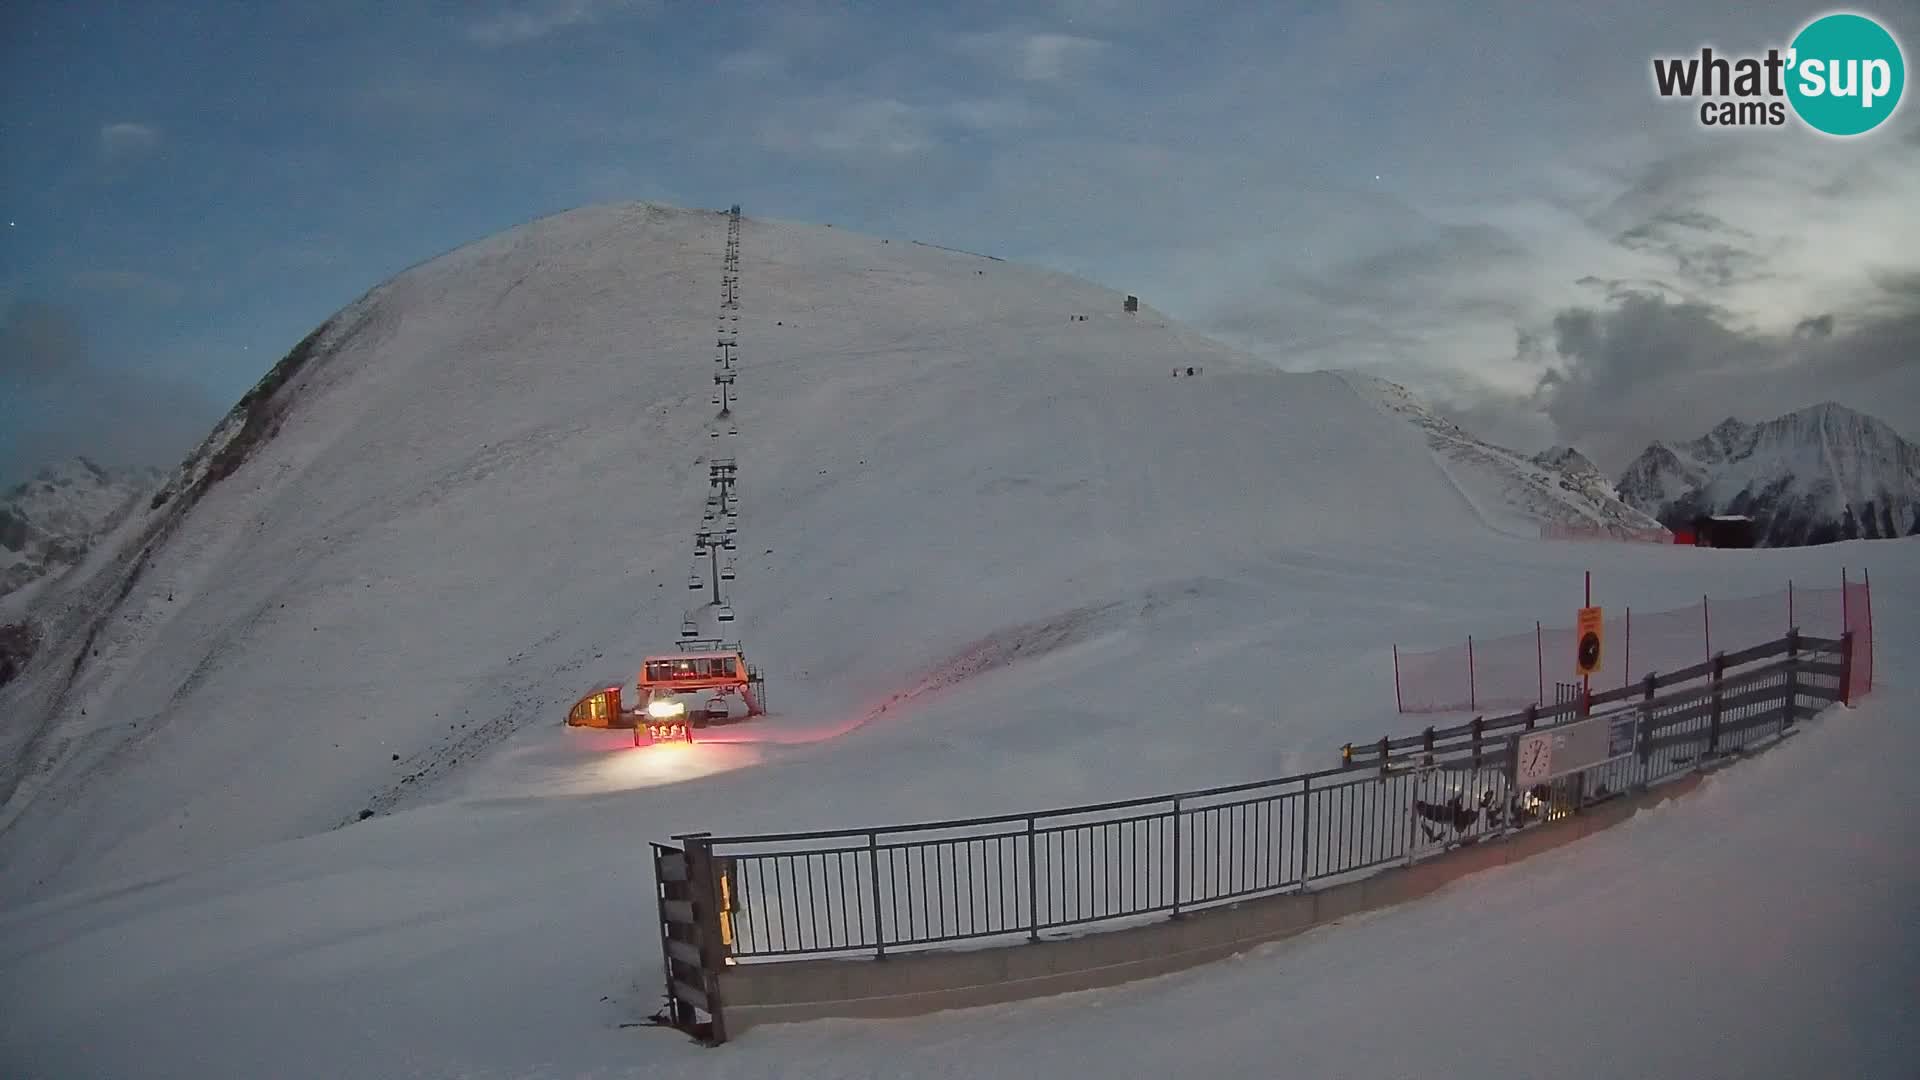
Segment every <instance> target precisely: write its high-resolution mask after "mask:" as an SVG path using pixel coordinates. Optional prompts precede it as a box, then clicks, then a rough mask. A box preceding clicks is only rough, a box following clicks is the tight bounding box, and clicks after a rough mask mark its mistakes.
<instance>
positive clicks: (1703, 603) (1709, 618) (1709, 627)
mask: <svg viewBox="0 0 1920 1080" xmlns="http://www.w3.org/2000/svg"><path fill="white" fill-rule="evenodd" d="M1700 625H1701V626H1702V627H1704V628H1705V629H1706V633H1707V659H1708V660H1712V659H1713V612H1712V611H1709V610H1708V609H1707V594H1706V593H1701V594H1700Z"/></svg>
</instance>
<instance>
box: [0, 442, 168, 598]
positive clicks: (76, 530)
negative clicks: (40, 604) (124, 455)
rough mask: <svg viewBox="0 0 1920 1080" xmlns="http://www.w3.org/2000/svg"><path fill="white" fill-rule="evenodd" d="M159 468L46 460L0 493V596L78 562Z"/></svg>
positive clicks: (148, 487)
mask: <svg viewBox="0 0 1920 1080" xmlns="http://www.w3.org/2000/svg"><path fill="white" fill-rule="evenodd" d="M163 475H164V473H162V472H161V471H160V470H159V469H151V468H111V467H107V466H102V465H98V464H95V463H94V462H92V461H89V460H88V459H86V458H84V457H76V458H71V459H69V460H67V461H63V462H60V463H58V464H55V465H49V466H47V467H45V468H43V469H41V470H40V471H39V472H37V473H35V474H34V476H33V478H32V479H30V480H28V481H26V482H25V483H22V484H16V485H14V487H13V488H12V489H11V490H9V491H7V492H5V493H4V494H0V597H4V596H6V595H8V594H10V593H13V592H15V591H17V590H20V589H23V588H25V587H27V586H29V585H32V584H34V583H35V582H38V581H40V580H41V579H43V578H45V577H48V576H50V575H54V574H58V573H59V572H60V571H62V570H65V569H67V568H68V567H70V566H72V565H74V564H75V563H77V562H79V561H80V559H81V558H82V557H84V556H85V555H86V553H87V550H88V549H89V548H90V547H91V546H92V545H93V542H94V540H95V539H96V538H97V537H98V536H99V535H100V534H101V533H102V532H104V531H106V530H107V529H109V528H111V527H112V525H113V524H114V522H116V521H118V520H119V518H120V515H121V513H122V511H124V510H125V509H126V508H127V507H128V506H129V505H130V504H131V502H132V501H133V500H134V499H135V498H136V497H138V496H141V495H144V494H146V493H148V492H150V491H152V490H153V489H154V488H156V487H158V486H159V483H160V480H161V477H162V476H163Z"/></svg>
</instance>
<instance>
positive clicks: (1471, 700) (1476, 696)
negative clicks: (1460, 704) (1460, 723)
mask: <svg viewBox="0 0 1920 1080" xmlns="http://www.w3.org/2000/svg"><path fill="white" fill-rule="evenodd" d="M1479 707H1480V692H1479V691H1478V690H1477V689H1475V687H1474V685H1473V635H1472V634H1468V635H1467V708H1469V709H1477V708H1479Z"/></svg>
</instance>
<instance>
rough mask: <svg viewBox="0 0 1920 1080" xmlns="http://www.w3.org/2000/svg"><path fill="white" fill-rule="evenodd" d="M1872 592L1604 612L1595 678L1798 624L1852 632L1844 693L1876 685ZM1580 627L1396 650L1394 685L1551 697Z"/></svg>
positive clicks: (1409, 694) (1622, 678)
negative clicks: (1848, 676)
mask: <svg viewBox="0 0 1920 1080" xmlns="http://www.w3.org/2000/svg"><path fill="white" fill-rule="evenodd" d="M1872 613H1873V596H1872V591H1871V589H1870V588H1869V587H1868V585H1867V583H1865V582H1848V583H1846V584H1845V586H1844V591H1843V589H1842V588H1830V589H1807V588H1796V587H1795V586H1793V585H1791V584H1789V585H1788V586H1787V588H1785V589H1782V590H1780V591H1778V592H1772V593H1767V594H1764V595H1761V596H1747V597H1740V598H1736V599H1730V600H1727V599H1713V598H1711V597H1706V596H1703V597H1701V598H1700V599H1699V600H1697V601H1695V602H1694V603H1692V604H1689V605H1687V606H1685V607H1678V608H1672V609H1669V610H1666V611H1656V612H1637V611H1633V610H1631V609H1624V610H1622V611H1621V612H1620V613H1619V614H1617V615H1614V616H1612V617H1610V618H1608V619H1607V620H1606V625H1605V633H1604V637H1605V642H1606V649H1605V654H1604V656H1603V658H1602V661H1601V668H1600V672H1599V673H1598V674H1596V675H1595V676H1594V678H1593V686H1594V688H1595V689H1596V690H1597V689H1604V688H1609V687H1614V686H1624V685H1626V684H1628V683H1631V682H1636V681H1638V680H1641V679H1644V678H1646V677H1647V675H1649V674H1652V673H1655V672H1663V671H1677V670H1679V669H1681V668H1686V667H1691V666H1693V665H1694V664H1699V663H1703V662H1705V661H1708V660H1711V659H1713V656H1714V654H1715V653H1721V652H1729V653H1730V652H1737V651H1739V650H1741V649H1745V648H1748V647H1750V646H1754V645H1760V644H1764V643H1765V642H1768V641H1773V640H1776V639H1778V638H1779V637H1781V636H1782V635H1784V634H1785V633H1786V632H1787V631H1788V630H1789V629H1791V628H1793V627H1795V626H1797V627H1799V629H1800V632H1801V633H1803V634H1809V635H1812V636H1814V637H1823V638H1838V637H1840V636H1841V634H1842V633H1843V632H1844V631H1849V630H1850V631H1852V632H1853V636H1854V647H1853V667H1852V678H1851V681H1850V683H1849V687H1848V689H1849V695H1848V700H1857V699H1858V698H1859V697H1860V696H1861V695H1863V694H1865V693H1866V692H1867V691H1869V690H1870V689H1872V686H1873V614H1872ZM1574 644H1575V635H1574V630H1573V628H1572V627H1570V626H1553V627H1548V626H1542V625H1540V624H1537V623H1536V624H1535V626H1534V628H1533V629H1531V630H1529V631H1526V632H1524V633H1519V634H1507V635H1503V636H1501V637H1492V638H1482V637H1478V636H1475V637H1470V638H1468V639H1467V640H1466V641H1463V642H1461V643H1460V644H1458V645H1450V646H1447V647H1445V648H1440V649H1429V650H1424V651H1418V652H1415V651H1409V650H1406V649H1400V648H1397V647H1396V648H1395V649H1394V692H1395V695H1396V699H1397V702H1398V705H1399V709H1400V711H1401V712H1407V713H1426V712H1468V711H1476V710H1487V709H1519V708H1525V707H1526V706H1528V705H1534V704H1541V705H1544V704H1547V703H1549V702H1551V701H1553V700H1554V686H1555V684H1556V683H1567V682H1576V681H1578V680H1579V677H1580V676H1579V674H1578V672H1577V671H1576V670H1575V665H1574Z"/></svg>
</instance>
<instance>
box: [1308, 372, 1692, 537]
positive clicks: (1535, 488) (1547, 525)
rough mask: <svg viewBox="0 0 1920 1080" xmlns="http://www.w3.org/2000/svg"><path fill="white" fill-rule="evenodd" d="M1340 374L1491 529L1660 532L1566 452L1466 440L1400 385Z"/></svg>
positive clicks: (1588, 465) (1595, 471)
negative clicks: (1397, 426) (1423, 443)
mask: <svg viewBox="0 0 1920 1080" xmlns="http://www.w3.org/2000/svg"><path fill="white" fill-rule="evenodd" d="M1341 375H1342V377H1343V378H1345V379H1346V380H1347V383H1348V384H1349V385H1350V386H1352V387H1353V388H1354V390H1355V391H1356V392H1357V393H1359V394H1360V395H1361V396H1362V397H1364V398H1366V399H1367V400H1368V401H1370V402H1372V403H1374V405H1375V406H1376V407H1378V408H1380V409H1381V410H1382V411H1384V412H1386V413H1388V414H1389V415H1392V416H1395V417H1398V418H1399V419H1401V420H1404V421H1406V422H1407V423H1409V424H1411V425H1412V426H1413V427H1414V428H1415V429H1417V430H1418V431H1420V432H1421V433H1422V434H1423V435H1424V436H1425V438H1426V440H1427V445H1428V446H1429V447H1430V448H1431V449H1432V451H1433V456H1434V460H1435V461H1436V462H1437V463H1439V465H1440V466H1441V468H1442V469H1443V470H1445V472H1446V473H1447V475H1448V476H1449V477H1450V478H1451V479H1452V480H1453V482H1454V485H1455V486H1456V487H1457V488H1459V490H1460V494H1461V496H1462V497H1463V498H1465V499H1467V501H1468V502H1470V503H1471V504H1472V505H1473V506H1474V508H1475V510H1476V511H1477V512H1479V513H1480V515H1481V516H1482V517H1483V518H1485V519H1486V520H1487V522H1488V524H1489V525H1491V526H1493V527H1494V528H1496V529H1500V530H1502V531H1504V532H1508V533H1510V534H1512V535H1516V536H1543V535H1548V531H1549V530H1559V532H1564V533H1566V534H1569V535H1604V536H1613V537H1617V538H1620V539H1642V538H1648V537H1652V536H1654V535H1655V534H1658V533H1664V532H1665V530H1664V529H1663V528H1662V526H1661V525H1660V523H1659V522H1658V521H1655V520H1654V519H1653V518H1651V517H1649V516H1647V515H1645V514H1643V513H1641V512H1639V511H1638V510H1635V509H1634V508H1633V507H1631V506H1628V505H1627V504H1626V503H1624V502H1622V501H1621V499H1620V497H1619V494H1618V492H1616V491H1615V490H1614V486H1613V484H1612V483H1611V482H1609V481H1608V480H1607V478H1606V477H1605V476H1604V475H1603V474H1602V473H1601V472H1600V470H1599V468H1598V467H1596V466H1595V465H1594V464H1593V462H1592V461H1590V460H1588V458H1587V456H1586V455H1585V454H1582V453H1581V452H1580V451H1578V450H1576V449H1574V448H1572V447H1554V448H1553V449H1551V450H1547V451H1545V452H1543V453H1541V454H1537V455H1534V456H1532V457H1529V456H1527V455H1525V454H1522V453H1520V452H1518V451H1515V450H1509V449H1507V448H1506V447H1503V446H1497V445H1495V444H1493V443H1490V442H1487V441H1486V440H1484V439H1480V438H1478V437H1476V436H1474V435H1471V434H1469V433H1468V432H1467V431H1465V430H1464V429H1462V428H1461V427H1460V426H1459V425H1458V424H1455V423H1453V422H1452V421H1450V420H1447V419H1446V418H1444V417H1442V416H1440V415H1439V414H1438V413H1436V412H1435V411H1434V410H1433V408H1432V406H1430V405H1428V404H1427V403H1426V402H1425V401H1422V400H1421V399H1420V398H1419V397H1418V396H1416V395H1415V394H1414V393H1413V392H1412V391H1410V390H1408V389H1407V388H1406V387H1404V386H1401V385H1400V384H1398V383H1395V382H1392V381H1389V380H1387V379H1383V378H1381V377H1379V376H1377V375H1368V374H1364V373H1360V372H1343V373H1341ZM1556 535H1557V533H1556Z"/></svg>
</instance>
